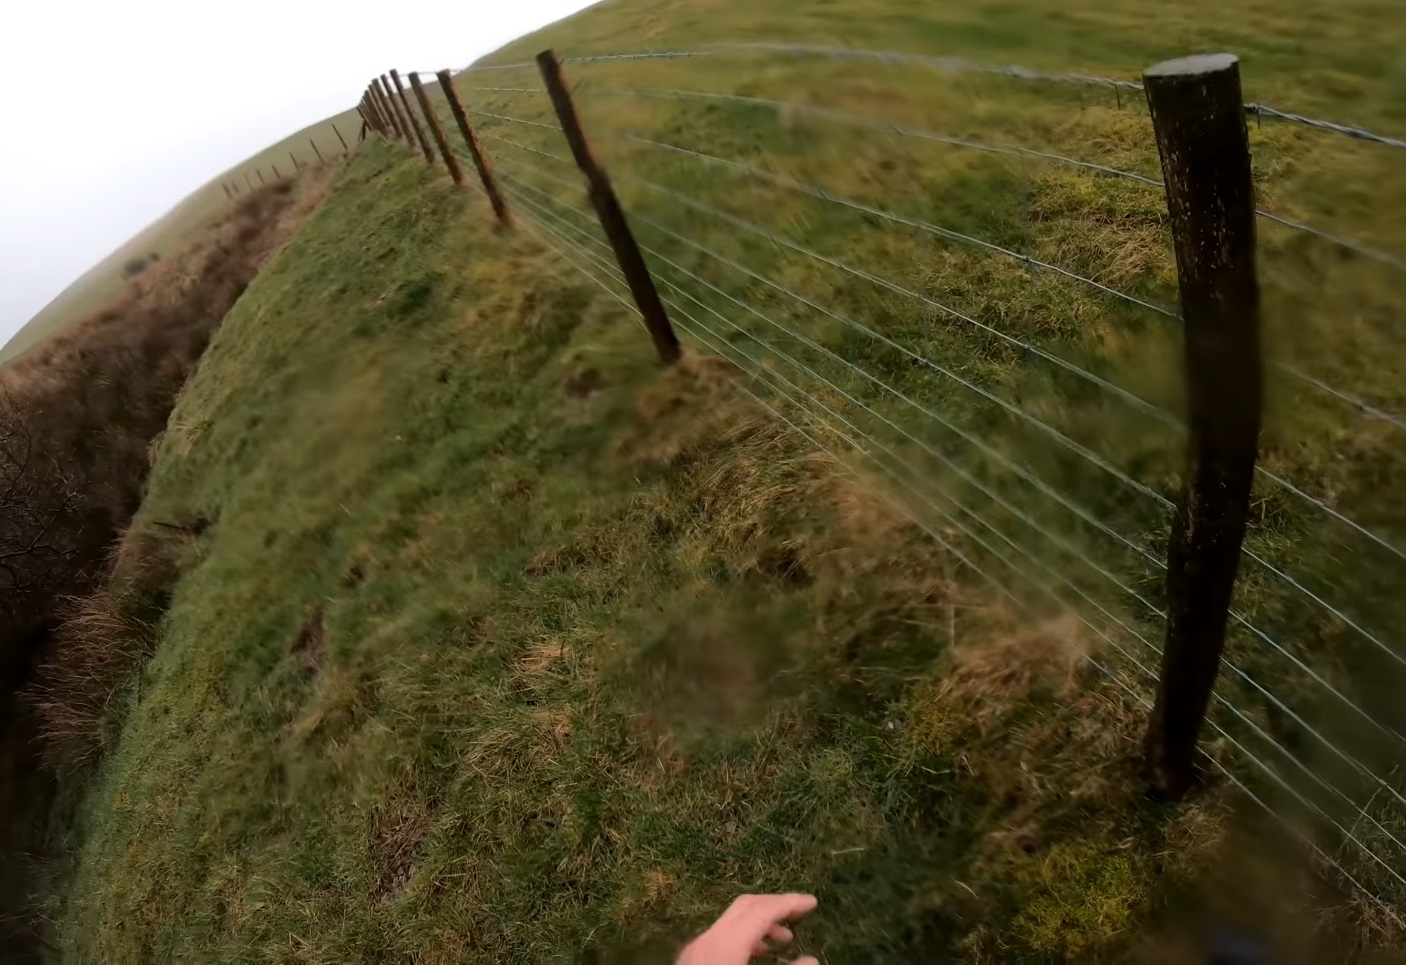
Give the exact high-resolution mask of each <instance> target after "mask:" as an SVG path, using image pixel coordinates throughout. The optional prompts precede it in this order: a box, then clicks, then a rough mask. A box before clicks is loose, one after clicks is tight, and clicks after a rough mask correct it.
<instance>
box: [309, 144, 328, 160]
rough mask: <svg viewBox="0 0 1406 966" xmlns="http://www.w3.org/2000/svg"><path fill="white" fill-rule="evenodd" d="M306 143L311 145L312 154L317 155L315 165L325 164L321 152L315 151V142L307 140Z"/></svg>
mask: <svg viewBox="0 0 1406 966" xmlns="http://www.w3.org/2000/svg"><path fill="white" fill-rule="evenodd" d="M308 143H309V144H311V145H312V153H313V154H315V155H317V163H318V164H326V163H327V162H326V161H325V160H324V159H323V157H322V152H321V151H319V150H318V149H317V142H316V141H314V140H313V139H312V138H308Z"/></svg>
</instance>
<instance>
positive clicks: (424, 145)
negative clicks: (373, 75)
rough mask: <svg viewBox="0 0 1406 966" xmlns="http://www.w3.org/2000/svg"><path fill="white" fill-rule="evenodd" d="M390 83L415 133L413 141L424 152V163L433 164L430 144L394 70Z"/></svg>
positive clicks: (392, 69) (393, 69)
mask: <svg viewBox="0 0 1406 966" xmlns="http://www.w3.org/2000/svg"><path fill="white" fill-rule="evenodd" d="M391 81H392V83H394V84H395V92H396V94H398V95H399V96H400V106H401V107H403V108H405V115H406V117H408V118H409V119H410V128H411V130H413V131H414V132H415V140H417V141H419V142H420V150H421V151H423V152H425V163H426V164H434V151H432V150H431V149H430V142H429V140H427V139H426V137H425V131H424V129H423V128H421V127H420V120H419V118H417V117H416V116H415V111H414V110H413V109H412V108H411V107H410V100H409V98H407V97H406V96H405V86H404V85H403V84H401V82H400V74H399V72H397V71H396V70H395V68H391ZM407 140H408V138H407Z"/></svg>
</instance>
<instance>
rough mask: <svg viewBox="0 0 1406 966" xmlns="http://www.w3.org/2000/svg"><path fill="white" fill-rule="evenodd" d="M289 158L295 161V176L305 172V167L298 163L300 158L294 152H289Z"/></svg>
mask: <svg viewBox="0 0 1406 966" xmlns="http://www.w3.org/2000/svg"><path fill="white" fill-rule="evenodd" d="M288 157H290V158H292V159H293V173H294V174H297V173H298V172H299V171H301V170H303V166H302V165H301V164H299V163H298V156H297V155H296V154H294V153H293V152H292V151H289V152H288Z"/></svg>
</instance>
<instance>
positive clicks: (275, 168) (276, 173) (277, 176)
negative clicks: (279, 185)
mask: <svg viewBox="0 0 1406 966" xmlns="http://www.w3.org/2000/svg"><path fill="white" fill-rule="evenodd" d="M269 164H270V165H271V166H272V167H273V176H274V177H275V178H281V177H283V175H281V174H279V173H278V165H276V164H274V163H273V162H272V161H270V162H269Z"/></svg>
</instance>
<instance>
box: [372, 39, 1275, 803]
mask: <svg viewBox="0 0 1406 966" xmlns="http://www.w3.org/2000/svg"><path fill="white" fill-rule="evenodd" d="M537 66H538V69H539V70H540V72H541V75H542V80H543V82H544V84H545V86H546V91H547V94H548V96H549V97H550V98H551V102H552V108H553V110H554V111H555V113H556V116H557V120H558V122H559V123H560V125H561V130H562V134H563V135H564V136H565V138H566V142H567V145H568V146H569V147H570V149H571V153H572V156H573V158H574V159H575V161H576V164H577V166H578V167H579V168H580V169H581V172H582V174H583V175H584V177H585V181H586V187H587V190H588V193H589V197H590V200H591V204H592V206H593V207H594V208H595V211H596V215H597V217H598V219H599V220H600V224H601V229H602V231H603V232H604V234H605V237H606V238H607V240H608V241H609V242H610V246H611V248H612V249H613V250H614V253H615V258H616V260H617V262H618V263H619V266H620V269H621V271H622V273H623V274H624V277H625V279H626V280H627V282H628V284H629V288H630V293H631V295H632V296H633V298H634V301H635V304H636V306H637V307H638V308H639V311H640V313H641V315H642V316H643V318H644V322H645V325H646V327H647V329H648V331H649V334H650V336H651V338H652V339H653V341H654V347H655V351H656V352H657V353H658V355H659V359H660V361H661V362H662V363H664V364H666V365H667V364H670V363H673V362H675V361H676V360H677V359H678V358H679V356H680V347H679V340H678V337H677V336H676V335H675V333H674V329H673V326H672V324H671V323H670V321H669V317H668V314H667V313H666V312H665V310H664V305H663V303H662V302H661V301H660V298H659V293H658V291H657V290H656V289H655V285H654V280H653V278H652V277H651V275H650V272H649V268H648V266H647V265H646V263H645V260H644V257H643V256H642V255H641V253H640V249H639V246H638V244H637V243H636V242H635V238H634V235H633V234H632V232H631V230H630V226H629V222H628V220H627V219H626V217H625V213H624V210H623V208H622V207H621V205H620V201H619V198H618V197H617V196H616V194H615V190H614V188H613V187H612V186H611V183H610V179H609V177H608V176H607V175H606V172H605V169H604V168H603V167H602V166H601V164H600V162H599V161H598V160H597V159H596V157H595V155H594V154H593V152H592V150H591V146H590V141H589V139H588V138H587V136H586V132H585V130H584V128H583V126H582V124H581V118H580V115H579V114H578V112H577V110H576V105H575V103H574V101H573V100H572V96H571V91H570V87H569V85H568V84H567V81H566V78H565V75H564V72H563V69H562V62H561V60H560V58H558V57H557V55H556V53H555V52H554V51H551V50H547V51H543V52H542V53H541V54H539V55H538V56H537ZM436 77H437V78H438V80H439V86H440V89H441V90H442V91H443V93H444V96H445V99H446V101H447V102H448V107H449V112H450V114H451V115H452V116H453V118H454V123H455V125H456V126H457V127H458V129H459V133H460V134H461V135H462V137H463V140H464V143H465V145H466V146H467V147H468V150H469V155H470V157H471V158H472V159H473V163H474V167H475V169H476V171H477V174H478V178H479V180H480V182H481V183H482V185H483V189H484V191H485V192H486V193H487V195H488V199H489V202H490V203H491V205H492V208H493V213H494V217H495V218H496V219H497V222H498V225H499V226H500V227H502V228H507V227H510V226H511V225H512V222H513V219H512V214H511V211H510V210H509V208H508V206H507V203H506V201H505V200H504V198H503V193H502V191H501V190H500V189H499V186H498V183H497V181H496V179H495V178H494V175H493V170H492V166H491V164H490V162H489V159H488V157H487V155H486V154H485V152H484V150H483V147H482V144H481V142H480V141H479V138H478V135H477V134H476V132H475V130H474V127H473V124H472V122H471V121H470V119H469V114H468V112H467V111H466V110H465V108H464V105H463V102H462V101H461V100H460V98H459V95H458V93H457V92H456V91H455V89H454V85H453V83H452V78H451V76H450V73H449V71H439V72H438V73H437V74H436ZM410 83H411V87H412V88H413V90H414V93H415V99H416V101H417V102H418V103H419V106H420V113H421V114H422V115H423V118H424V122H425V126H427V127H428V128H429V129H430V132H431V136H432V137H433V140H434V142H435V146H436V147H437V148H438V149H439V154H440V157H441V158H442V160H443V162H444V164H445V166H446V168H447V169H448V171H449V175H450V177H451V178H452V179H453V180H454V182H455V183H456V184H463V182H464V172H463V170H462V169H461V167H460V165H459V163H458V160H457V158H456V157H455V155H454V151H453V150H452V149H451V148H450V147H449V143H448V140H447V139H446V137H445V134H444V129H443V127H442V126H441V124H440V121H439V118H438V117H437V116H436V114H435V111H434V108H433V106H432V104H431V103H430V99H429V97H428V96H427V95H426V93H425V90H424V88H423V86H422V85H421V83H420V80H419V77H418V76H416V75H413V74H412V75H411V77H410ZM1144 88H1145V92H1146V97H1147V102H1148V107H1149V109H1150V112H1151V117H1152V125H1153V129H1154V132H1155V135H1156V139H1157V149H1158V153H1159V154H1160V156H1161V160H1162V170H1163V177H1164V180H1165V184H1166V188H1165V190H1166V198H1167V210H1168V214H1169V216H1170V219H1169V220H1170V224H1171V228H1172V235H1173V243H1174V247H1175V252H1176V263H1177V274H1178V282H1179V288H1180V300H1181V316H1182V321H1183V326H1184V348H1183V364H1184V378H1185V380H1186V387H1187V410H1188V412H1187V417H1188V419H1187V424H1188V430H1189V432H1188V437H1187V439H1188V442H1187V451H1186V469H1185V472H1184V474H1183V477H1182V490H1181V493H1180V498H1179V500H1178V502H1177V507H1176V511H1175V516H1174V519H1173V523H1172V531H1171V539H1170V541H1169V545H1168V550H1167V561H1166V563H1167V583H1166V594H1167V618H1166V636H1165V644H1164V647H1163V651H1162V659H1161V668H1160V675H1159V680H1158V687H1157V697H1156V702H1155V704H1154V705H1153V709H1152V713H1151V717H1150V719H1149V722H1148V728H1147V733H1146V738H1145V743H1144V751H1145V756H1146V763H1145V764H1146V774H1147V779H1148V783H1149V786H1150V788H1151V790H1152V791H1153V792H1154V793H1156V794H1158V795H1160V796H1163V797H1167V798H1173V799H1175V798H1180V797H1182V796H1183V795H1184V794H1185V793H1186V792H1187V791H1188V789H1189V788H1190V787H1191V786H1192V784H1193V782H1194V779H1195V776H1196V773H1197V769H1196V750H1197V740H1198V736H1199V734H1200V731H1201V728H1202V724H1203V722H1204V720H1205V716H1206V711H1207V708H1208V705H1209V702H1210V696H1211V689H1212V687H1213V685H1214V683H1215V679H1216V676H1217V673H1218V671H1219V666H1220V658H1221V651H1222V649H1223V647H1224V643H1225V635H1226V626H1227V623H1228V620H1229V610H1230V602H1231V596H1232V593H1233V590H1234V586H1235V578H1236V572H1237V569H1238V567H1239V560H1240V549H1241V544H1242V542H1243V540H1244V536H1245V528H1246V522H1247V517H1248V511H1249V498H1250V485H1251V481H1252V478H1253V474H1254V467H1255V461H1256V457H1257V451H1258V438H1259V427H1260V414H1261V382H1262V369H1263V363H1262V358H1261V352H1260V337H1259V331H1260V307H1259V286H1258V281H1257V278H1256V274H1255V218H1254V190H1253V186H1252V183H1251V177H1250V151H1249V141H1248V135H1247V131H1246V126H1245V111H1244V106H1243V105H1244V98H1243V95H1242V93H1241V85H1240V67H1239V61H1238V59H1237V58H1236V57H1234V56H1233V55H1230V54H1209V55H1198V56H1194V57H1186V58H1180V59H1177V60H1171V61H1167V62H1165V63H1161V64H1158V65H1156V66H1154V67H1152V68H1150V69H1148V70H1147V71H1146V73H1145V74H1144ZM357 111H358V113H359V114H360V116H361V119H362V121H363V122H364V125H365V126H364V128H363V135H364V133H365V131H366V130H370V131H373V132H375V133H376V134H379V135H380V136H382V137H384V138H387V139H391V140H401V141H404V142H406V143H407V144H409V145H410V146H411V147H412V149H418V151H419V152H420V153H421V154H423V155H424V158H425V161H426V162H427V163H429V164H434V162H435V151H434V149H433V148H432V147H431V144H430V141H429V140H428V139H427V138H426V135H425V131H424V130H423V128H422V127H421V124H420V118H418V117H417V116H416V112H415V111H414V110H413V109H412V108H411V105H410V101H409V99H408V98H407V97H406V93H405V86H404V85H403V84H402V83H401V79H400V74H399V73H398V72H397V71H394V70H392V71H390V73H389V79H387V75H385V74H382V75H381V76H380V77H377V78H373V79H372V81H371V83H370V84H369V85H368V86H367V88H366V91H365V93H364V95H363V96H362V99H361V101H360V103H359V104H358V105H357Z"/></svg>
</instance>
